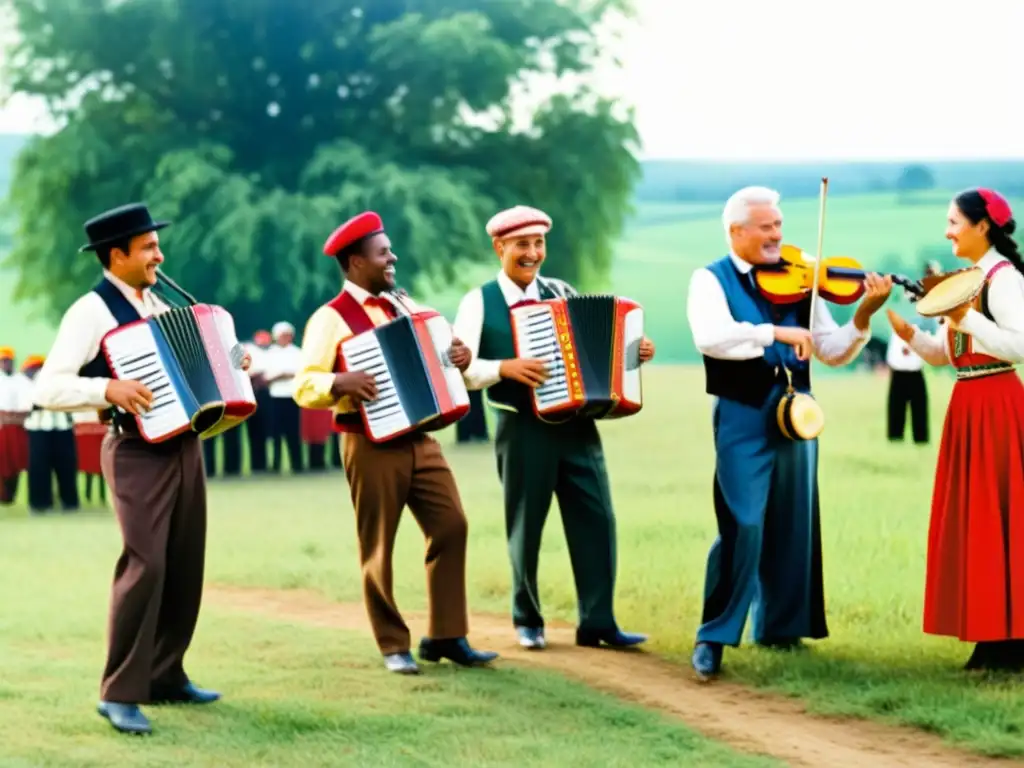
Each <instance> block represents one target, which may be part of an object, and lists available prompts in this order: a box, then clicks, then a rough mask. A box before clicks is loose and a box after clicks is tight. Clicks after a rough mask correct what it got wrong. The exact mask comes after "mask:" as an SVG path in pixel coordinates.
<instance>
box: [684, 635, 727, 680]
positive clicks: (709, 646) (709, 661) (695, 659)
mask: <svg viewBox="0 0 1024 768" xmlns="http://www.w3.org/2000/svg"><path fill="white" fill-rule="evenodd" d="M690 663H691V664H692V665H693V670H694V672H696V673H697V677H699V678H700V679H701V680H710V679H711V678H713V677H716V676H717V675H718V673H719V672H720V671H721V670H722V646H721V645H720V644H719V643H697V646H696V647H695V648H694V649H693V656H691V657H690Z"/></svg>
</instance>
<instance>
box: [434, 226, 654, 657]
mask: <svg viewBox="0 0 1024 768" xmlns="http://www.w3.org/2000/svg"><path fill="white" fill-rule="evenodd" d="M550 229H551V219H550V217H548V215H547V214H545V213H544V212H543V211H539V210H537V209H536V208H530V207H527V206H516V207H515V208H511V209H509V210H506V211H502V212H500V213H498V214H496V215H495V216H494V217H492V218H491V220H490V221H489V222H488V224H487V234H489V235H490V236H491V239H492V246H493V248H494V251H495V253H496V254H497V256H498V259H499V261H500V262H501V269H500V270H499V271H498V274H497V276H496V278H495V279H494V280H492V281H491V282H489V283H487V284H486V285H484V286H483V287H482V288H477V289H474V290H473V291H470V292H469V293H468V294H467V295H466V296H465V297H464V298H463V299H462V302H461V304H460V305H459V310H458V314H457V316H456V319H455V324H454V326H455V333H456V334H457V335H458V336H459V338H461V339H463V340H464V342H465V343H466V345H467V346H468V347H469V349H470V352H471V354H472V356H473V360H472V362H471V363H470V364H469V367H468V368H467V369H466V371H465V379H466V384H467V386H468V387H469V388H470V389H486V394H487V400H488V401H489V402H490V403H491V404H492V405H494V406H495V407H496V408H498V409H499V410H498V428H497V432H496V433H495V452H496V455H497V459H498V476H499V478H500V479H501V482H502V485H503V488H504V495H505V528H506V535H507V537H508V550H509V556H510V558H511V561H512V623H513V626H514V627H515V630H516V633H517V635H518V637H519V644H520V645H522V646H523V647H524V648H528V649H542V648H544V647H545V646H546V640H545V637H544V618H543V616H542V615H541V609H540V595H539V592H538V588H537V567H538V560H539V556H540V544H541V533H542V531H543V528H544V522H545V520H546V519H547V515H548V510H549V508H550V507H551V499H552V496H556V497H557V498H558V507H559V509H560V510H561V513H562V521H563V525H564V528H565V536H566V542H567V543H568V547H569V556H570V559H571V560H572V568H573V574H574V576H575V581H576V589H577V593H578V604H579V627H578V629H577V632H576V642H577V644H579V645H583V646H591V647H597V646H599V645H600V644H602V643H604V644H605V645H609V646H613V647H618V648H622V647H628V646H635V645H638V644H640V643H642V642H644V641H645V640H646V639H647V638H646V636H645V635H640V634H633V633H629V632H623V631H621V630H620V629H619V627H618V625H617V623H616V621H615V612H614V609H613V599H614V592H615V560H616V554H615V552H616V546H615V518H614V514H613V511H612V502H611V491H610V489H609V486H608V475H607V472H606V470H605V464H604V452H603V450H602V447H601V437H600V434H599V433H598V431H597V425H596V424H595V423H594V420H593V419H592V418H574V419H572V420H570V421H568V422H567V423H564V424H551V423H547V422H545V421H542V420H541V419H539V418H538V417H537V415H536V414H535V413H534V411H533V408H532V405H531V396H532V390H533V389H535V388H537V387H539V386H540V385H541V384H543V383H544V381H545V379H546V378H547V376H548V371H547V367H546V365H545V363H544V362H542V361H541V360H531V359H521V358H519V357H518V356H517V355H516V350H515V346H514V340H513V331H512V321H511V318H510V308H511V307H513V306H514V305H516V304H518V303H520V302H522V301H524V300H534V301H542V300H545V299H555V298H562V297H565V296H570V295H575V294H576V291H575V290H574V289H573V288H572V287H571V286H569V285H568V284H567V283H564V282H562V281H560V280H554V279H549V278H541V277H540V275H539V272H540V267H541V264H543V262H544V255H545V235H546V234H547V232H548V231H549V230H550ZM653 357H654V344H653V343H652V342H651V341H650V340H649V339H646V338H644V339H643V340H642V341H641V343H640V361H641V362H642V363H643V362H646V361H648V360H650V359H651V358H653Z"/></svg>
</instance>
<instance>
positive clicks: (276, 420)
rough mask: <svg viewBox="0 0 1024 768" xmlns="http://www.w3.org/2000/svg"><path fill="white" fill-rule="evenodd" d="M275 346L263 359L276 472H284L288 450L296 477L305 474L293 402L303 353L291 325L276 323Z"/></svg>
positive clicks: (296, 405) (295, 407)
mask: <svg viewBox="0 0 1024 768" xmlns="http://www.w3.org/2000/svg"><path fill="white" fill-rule="evenodd" d="M271 333H272V335H273V338H274V344H273V345H272V346H271V347H270V348H269V349H268V350H267V351H266V355H265V356H264V360H265V367H264V369H263V375H264V376H265V378H266V381H267V384H268V385H269V387H270V401H271V407H270V411H271V413H272V414H273V416H272V420H273V425H274V426H273V433H272V436H273V445H274V471H275V472H281V471H282V469H283V463H282V457H283V454H284V446H285V445H287V446H288V461H289V463H290V465H291V470H292V472H293V473H299V472H302V471H303V469H304V466H303V465H304V462H303V459H302V440H301V439H300V429H299V405H298V403H296V402H295V400H294V399H293V398H292V390H293V388H294V384H295V374H296V373H298V372H299V368H300V367H301V365H302V350H301V349H299V348H298V347H297V346H296V345H295V342H294V339H295V328H294V326H292V324H291V323H286V322H280V323H274V327H273V328H272V329H271Z"/></svg>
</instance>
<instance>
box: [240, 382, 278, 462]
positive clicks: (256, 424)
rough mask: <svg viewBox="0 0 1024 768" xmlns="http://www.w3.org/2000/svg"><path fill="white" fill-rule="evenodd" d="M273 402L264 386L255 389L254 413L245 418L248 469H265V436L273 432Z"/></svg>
mask: <svg viewBox="0 0 1024 768" xmlns="http://www.w3.org/2000/svg"><path fill="white" fill-rule="evenodd" d="M273 409H274V402H273V398H272V397H271V396H270V391H269V390H268V389H267V388H266V387H261V388H260V389H257V390H256V413H254V414H253V415H252V416H250V417H249V418H248V419H246V420H245V424H243V425H242V429H244V430H245V436H246V439H247V440H248V442H249V471H250V472H266V471H267V438H269V437H270V436H271V435H272V434H274V410H273Z"/></svg>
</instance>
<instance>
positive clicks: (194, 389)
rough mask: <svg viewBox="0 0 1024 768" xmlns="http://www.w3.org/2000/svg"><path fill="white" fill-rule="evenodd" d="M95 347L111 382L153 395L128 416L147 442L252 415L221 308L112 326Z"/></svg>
mask: <svg viewBox="0 0 1024 768" xmlns="http://www.w3.org/2000/svg"><path fill="white" fill-rule="evenodd" d="M101 346H102V349H103V354H104V355H105V357H106V359H107V363H108V364H109V365H110V370H111V373H112V375H113V376H114V378H116V379H120V380H134V381H139V382H141V383H143V384H145V385H146V387H147V388H149V390H150V392H152V393H153V402H152V406H151V408H150V410H149V411H148V412H146V413H144V414H142V415H140V416H136V417H135V420H136V423H137V424H138V425H139V433H140V435H141V436H142V438H143V439H144V440H146V441H147V442H150V443H160V442H163V441H165V440H169V439H171V438H172V437H176V436H177V435H180V434H183V433H185V432H189V431H192V432H195V433H197V434H198V435H199V436H200V437H202V438H208V437H213V436H215V435H219V434H220V433H222V432H225V431H227V430H228V429H231V428H232V427H234V426H237V425H238V424H241V423H242V422H243V421H245V420H246V419H247V418H249V417H250V416H251V415H252V414H253V413H254V412H255V411H256V396H255V394H254V393H253V389H252V381H251V380H250V379H249V374H248V373H246V372H245V371H243V370H242V369H241V359H242V355H243V354H244V353H243V351H242V349H241V347H240V346H239V343H238V337H237V336H236V335H235V330H234V321H233V320H232V319H231V315H230V314H228V312H227V311H226V310H225V309H224V308H223V307H218V306H215V305H211V304H195V305H193V306H188V307H175V308H174V309H171V310H168V311H167V312H163V313H161V314H159V315H153V316H152V317H148V318H144V319H142V320H136V321H135V322H133V323H128V324H127V325H122V326H121V327H119V328H115V329H114V330H113V331H111V332H110V333H108V334H107V335H106V336H105V337H104V339H103V342H102V344H101Z"/></svg>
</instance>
